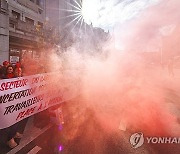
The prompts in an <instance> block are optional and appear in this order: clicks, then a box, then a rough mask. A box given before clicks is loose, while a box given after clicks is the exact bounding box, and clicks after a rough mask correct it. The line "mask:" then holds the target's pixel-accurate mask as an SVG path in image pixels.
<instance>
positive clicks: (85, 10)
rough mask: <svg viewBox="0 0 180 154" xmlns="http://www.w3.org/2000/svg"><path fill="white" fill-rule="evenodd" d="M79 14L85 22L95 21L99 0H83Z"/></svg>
mask: <svg viewBox="0 0 180 154" xmlns="http://www.w3.org/2000/svg"><path fill="white" fill-rule="evenodd" d="M81 14H82V16H83V19H84V21H85V22H86V23H87V24H91V23H94V22H97V19H98V15H99V1H97V0H91V1H89V0H83V2H82V9H81Z"/></svg>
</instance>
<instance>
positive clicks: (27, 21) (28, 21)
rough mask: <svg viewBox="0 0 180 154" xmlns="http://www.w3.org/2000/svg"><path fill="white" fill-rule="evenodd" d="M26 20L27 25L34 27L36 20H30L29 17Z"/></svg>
mask: <svg viewBox="0 0 180 154" xmlns="http://www.w3.org/2000/svg"><path fill="white" fill-rule="evenodd" d="M25 20H26V23H27V24H30V25H34V20H32V19H30V18H28V17H25Z"/></svg>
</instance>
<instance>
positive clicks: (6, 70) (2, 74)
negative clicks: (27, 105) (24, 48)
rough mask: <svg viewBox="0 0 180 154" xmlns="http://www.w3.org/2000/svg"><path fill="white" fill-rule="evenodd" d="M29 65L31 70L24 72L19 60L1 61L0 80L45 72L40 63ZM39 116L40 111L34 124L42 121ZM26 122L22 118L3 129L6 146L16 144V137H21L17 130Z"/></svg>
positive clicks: (14, 145) (10, 146)
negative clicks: (12, 61) (36, 65)
mask: <svg viewBox="0 0 180 154" xmlns="http://www.w3.org/2000/svg"><path fill="white" fill-rule="evenodd" d="M25 66H26V65H25ZM31 66H33V68H31ZM31 66H29V68H30V69H31V71H28V72H27V71H26V72H25V69H24V67H23V65H22V64H21V63H20V62H16V63H15V64H11V63H10V62H8V61H4V62H3V63H2V65H0V80H2V79H11V78H17V77H22V76H27V75H33V74H37V73H45V71H44V70H43V68H42V66H41V65H39V66H38V67H34V65H31ZM37 68H38V69H37ZM38 70H39V71H38ZM40 70H41V71H40ZM43 116H44V115H43ZM41 117H42V113H38V114H37V115H35V117H34V120H35V122H34V125H36V124H37V123H38V124H40V122H39V121H42V118H41ZM26 122H27V119H25V120H22V121H20V122H18V123H16V124H14V125H12V126H10V127H8V128H6V130H5V132H6V133H7V135H6V136H7V142H6V143H7V146H8V147H9V148H14V147H16V146H17V145H18V144H17V142H16V138H21V137H22V134H21V133H19V131H20V130H22V128H21V127H22V125H23V123H26ZM1 133H2V132H1Z"/></svg>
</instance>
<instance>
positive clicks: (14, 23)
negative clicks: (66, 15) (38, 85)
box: [0, 0, 59, 64]
mask: <svg viewBox="0 0 180 154" xmlns="http://www.w3.org/2000/svg"><path fill="white" fill-rule="evenodd" d="M55 1H56V3H58V2H59V0H55ZM51 2H52V1H51ZM0 6H1V9H0V64H1V63H2V62H3V61H5V60H9V61H10V62H11V63H15V62H17V61H21V59H22V58H23V55H25V54H26V55H29V56H30V57H32V58H38V57H39V56H40V54H41V52H42V51H43V49H45V48H47V45H48V44H51V43H52V42H54V41H55V37H54V36H55V32H56V30H55V29H54V28H52V26H51V23H52V22H51V19H52V18H50V20H48V18H47V16H46V14H47V12H49V10H48V9H50V7H47V0H0ZM51 13H52V14H53V12H51ZM57 27H58V26H57Z"/></svg>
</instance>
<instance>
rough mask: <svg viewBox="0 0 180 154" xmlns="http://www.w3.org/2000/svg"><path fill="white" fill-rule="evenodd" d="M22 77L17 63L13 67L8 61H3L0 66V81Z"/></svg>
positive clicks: (20, 68)
mask: <svg viewBox="0 0 180 154" xmlns="http://www.w3.org/2000/svg"><path fill="white" fill-rule="evenodd" d="M22 76H23V74H22V67H21V64H20V63H19V62H17V63H16V64H14V65H13V64H11V63H9V62H8V61H4V62H3V65H0V79H10V78H16V77H22Z"/></svg>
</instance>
